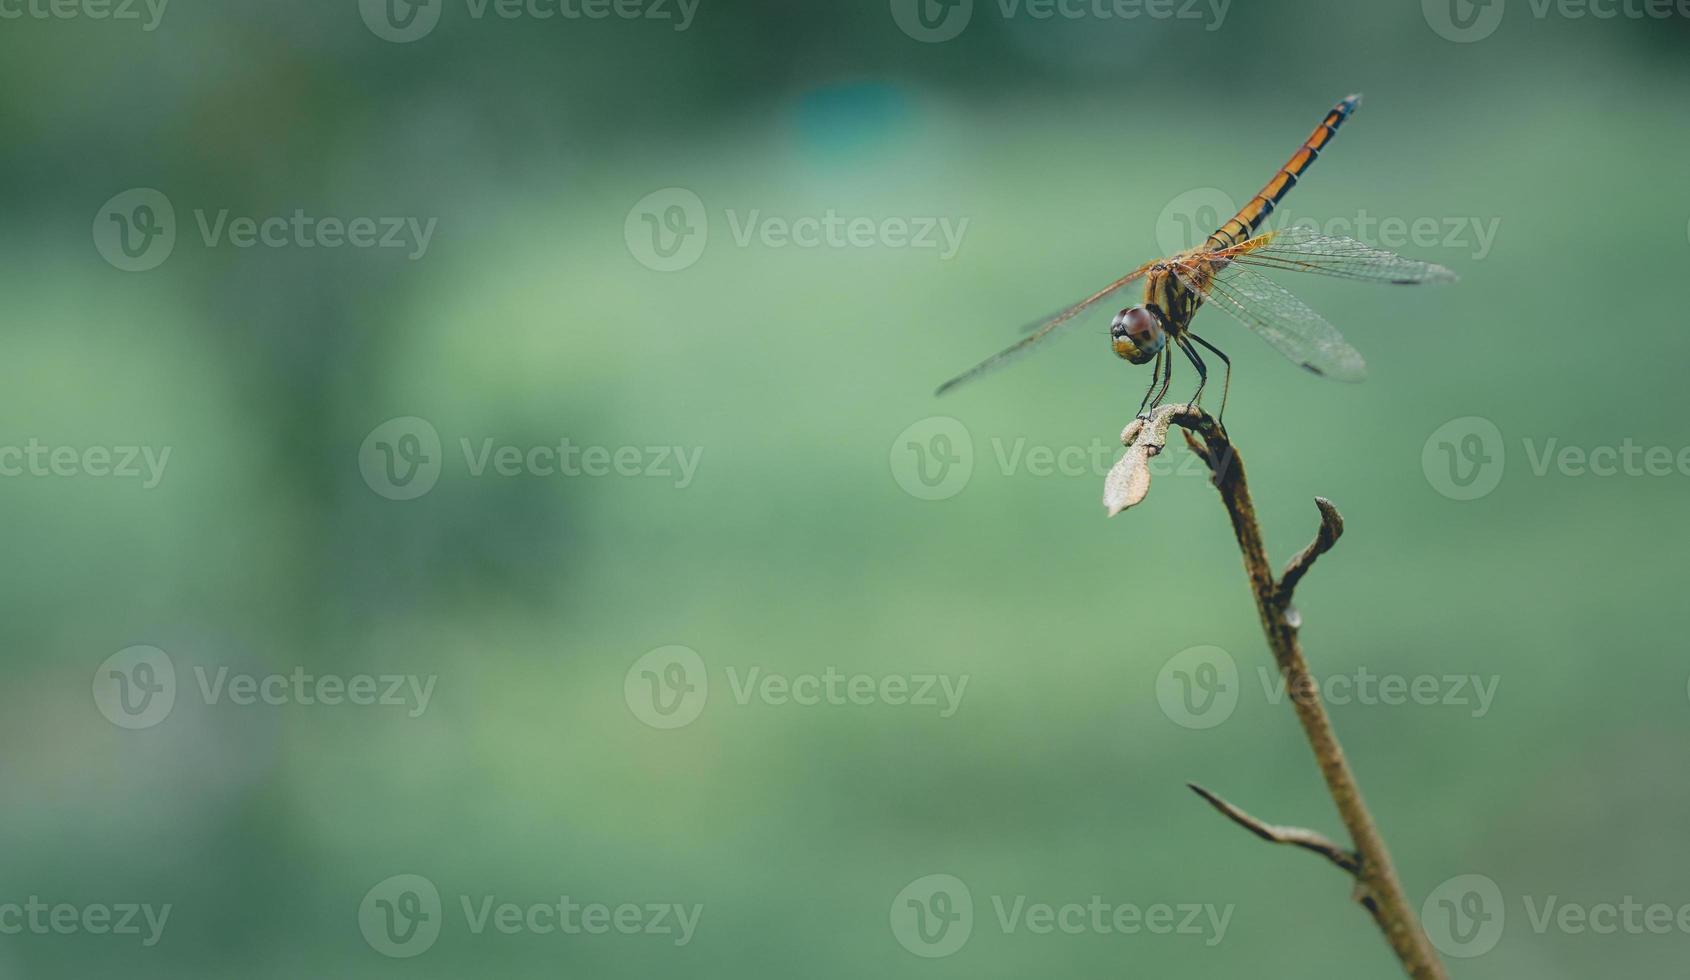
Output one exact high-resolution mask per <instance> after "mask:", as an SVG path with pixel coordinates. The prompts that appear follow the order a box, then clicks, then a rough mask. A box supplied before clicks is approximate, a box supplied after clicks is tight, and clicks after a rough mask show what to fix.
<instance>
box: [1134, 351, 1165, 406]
mask: <svg viewBox="0 0 1690 980" xmlns="http://www.w3.org/2000/svg"><path fill="white" fill-rule="evenodd" d="M1163 353H1164V352H1163V351H1157V352H1156V364H1155V366H1154V367H1152V368H1151V369H1150V387H1149V389H1148V390H1146V391H1145V393H1144V400H1142V401H1140V402H1139V403H1138V414H1139V417H1140V418H1143V417H1144V411H1145V409H1146V408H1147V407H1149V405H1150V395H1151V393H1152V392H1154V391H1155V390H1156V382H1158V381H1160V380H1161V379H1162V354H1163Z"/></svg>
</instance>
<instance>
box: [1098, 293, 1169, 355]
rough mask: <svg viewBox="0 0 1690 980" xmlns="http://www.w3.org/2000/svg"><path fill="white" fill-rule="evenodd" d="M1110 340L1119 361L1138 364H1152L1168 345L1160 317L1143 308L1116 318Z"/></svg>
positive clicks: (1110, 332)
mask: <svg viewBox="0 0 1690 980" xmlns="http://www.w3.org/2000/svg"><path fill="white" fill-rule="evenodd" d="M1109 340H1110V343H1111V344H1112V345H1113V346H1114V348H1115V354H1116V356H1118V357H1122V358H1125V359H1126V360H1129V361H1131V362H1133V363H1134V364H1148V363H1150V361H1151V360H1152V359H1154V358H1155V357H1156V355H1157V354H1159V353H1161V352H1162V347H1163V346H1164V345H1165V344H1167V342H1168V334H1167V331H1165V330H1163V329H1162V321H1161V320H1160V319H1159V318H1158V317H1157V316H1156V314H1154V313H1152V312H1150V311H1149V310H1147V309H1145V308H1144V307H1142V306H1135V307H1133V308H1132V309H1130V310H1122V311H1121V312H1119V313H1117V314H1115V322H1114V323H1113V324H1111V325H1110V327H1109Z"/></svg>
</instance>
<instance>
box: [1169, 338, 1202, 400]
mask: <svg viewBox="0 0 1690 980" xmlns="http://www.w3.org/2000/svg"><path fill="white" fill-rule="evenodd" d="M1174 343H1176V344H1179V349H1180V350H1182V351H1185V356H1186V357H1189V358H1190V359H1191V363H1192V364H1194V365H1196V366H1197V393H1196V394H1195V395H1192V396H1191V404H1192V406H1193V407H1196V406H1197V405H1198V404H1199V403H1201V402H1202V401H1203V389H1204V388H1205V387H1206V386H1207V385H1208V384H1209V367H1208V365H1206V364H1204V363H1203V359H1202V358H1201V357H1198V356H1197V352H1196V351H1194V350H1192V349H1191V343H1190V342H1189V341H1187V340H1186V339H1185V337H1183V336H1180V337H1175V338H1174Z"/></svg>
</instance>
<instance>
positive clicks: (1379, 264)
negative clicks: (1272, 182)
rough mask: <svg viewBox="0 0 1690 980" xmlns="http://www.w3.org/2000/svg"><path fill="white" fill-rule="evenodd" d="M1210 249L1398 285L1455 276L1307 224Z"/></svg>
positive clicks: (1245, 261)
mask: <svg viewBox="0 0 1690 980" xmlns="http://www.w3.org/2000/svg"><path fill="white" fill-rule="evenodd" d="M1214 255H1215V258H1217V259H1231V260H1232V261H1233V262H1237V263H1240V264H1242V265H1253V266H1256V267H1257V268H1262V269H1281V270H1284V271H1286V272H1312V273H1315V274H1316V275H1322V276H1334V277H1336V278H1339V279H1354V280H1358V281H1361V282H1383V283H1392V284H1394V285H1399V286H1409V285H1416V284H1418V283H1424V282H1455V281H1456V278H1457V277H1456V275H1455V273H1453V272H1451V271H1450V270H1448V269H1446V268H1444V267H1443V266H1441V265H1434V264H1432V263H1430V262H1419V261H1416V260H1414V259H1405V258H1403V257H1402V256H1400V255H1397V254H1396V253H1395V252H1387V251H1385V250H1384V249H1382V248H1374V247H1373V246H1371V245H1368V244H1366V243H1365V242H1358V241H1356V240H1355V239H1353V238H1344V237H1342V236H1339V235H1323V234H1321V233H1320V232H1318V231H1315V230H1314V229H1312V228H1307V227H1300V226H1293V227H1291V228H1285V229H1282V230H1280V231H1271V232H1268V233H1267V234H1265V235H1258V236H1256V237H1255V238H1252V239H1250V240H1249V241H1247V242H1241V243H1239V244H1238V245H1235V246H1233V247H1232V248H1228V249H1222V250H1220V251H1218V252H1216V253H1214Z"/></svg>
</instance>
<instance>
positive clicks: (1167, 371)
mask: <svg viewBox="0 0 1690 980" xmlns="http://www.w3.org/2000/svg"><path fill="white" fill-rule="evenodd" d="M1166 353H1167V355H1168V356H1167V358H1166V359H1165V360H1164V361H1163V362H1162V385H1161V387H1160V388H1157V386H1156V385H1154V384H1152V385H1151V386H1150V387H1151V388H1152V389H1155V390H1156V397H1154V398H1152V399H1150V407H1151V408H1152V409H1155V408H1157V407H1159V406H1160V405H1161V404H1162V399H1164V398H1166V397H1168V388H1169V387H1171V386H1172V385H1173V383H1174V354H1173V351H1167V352H1166Z"/></svg>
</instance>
